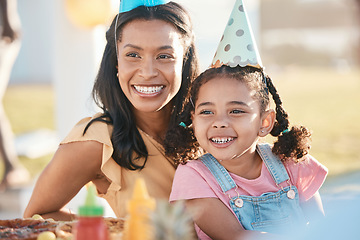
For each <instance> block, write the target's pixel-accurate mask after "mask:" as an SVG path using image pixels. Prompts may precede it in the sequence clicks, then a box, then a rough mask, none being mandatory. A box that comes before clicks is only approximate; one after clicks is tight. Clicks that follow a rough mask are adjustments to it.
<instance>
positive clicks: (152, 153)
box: [60, 114, 175, 217]
mask: <svg viewBox="0 0 360 240" xmlns="http://www.w3.org/2000/svg"><path fill="white" fill-rule="evenodd" d="M98 116H100V115H99V114H96V115H95V116H94V118H96V117H98ZM90 120H91V118H90V117H88V118H84V119H82V120H81V121H80V122H78V123H77V124H76V125H75V127H74V128H73V129H72V130H71V132H70V133H69V135H68V136H67V137H66V138H65V139H64V140H63V141H62V142H61V143H60V144H66V143H71V142H81V141H97V142H100V143H102V144H103V153H102V164H101V171H102V172H103V173H104V174H105V176H106V177H107V178H108V179H109V180H110V182H111V184H110V186H109V188H108V190H107V192H106V193H105V194H99V196H100V197H103V198H105V199H106V200H107V202H108V203H109V204H110V206H111V208H112V209H113V211H114V212H115V214H116V216H117V217H125V216H126V203H127V201H128V200H129V199H130V198H131V196H132V191H133V187H134V183H135V179H136V178H138V177H141V178H143V179H144V180H145V183H146V187H147V189H148V192H149V195H150V196H151V197H153V198H160V199H166V200H168V199H169V196H170V192H171V186H172V181H173V178H174V174H175V165H174V163H173V162H172V161H171V160H170V159H167V158H166V157H165V153H164V149H163V147H162V145H160V144H159V143H158V142H156V141H155V140H154V139H153V138H151V137H150V136H149V135H147V134H146V133H145V132H143V131H141V130H140V129H139V131H140V134H141V136H142V138H143V140H144V143H145V145H146V148H147V150H148V154H149V157H148V160H147V162H146V164H145V167H144V169H142V170H140V171H139V170H137V171H130V170H128V169H124V168H122V167H120V166H119V165H118V164H117V163H116V162H115V161H114V159H113V158H112V157H111V156H112V153H113V146H112V143H111V133H112V125H107V124H106V123H103V122H94V123H93V124H91V126H90V127H89V128H88V130H87V132H86V134H85V135H84V136H83V131H84V128H85V126H86V125H87V123H88V122H89V121H90ZM143 162H144V159H143V158H142V159H140V160H139V162H138V164H141V165H142V163H143Z"/></svg>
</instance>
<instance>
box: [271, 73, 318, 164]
mask: <svg viewBox="0 0 360 240" xmlns="http://www.w3.org/2000/svg"><path fill="white" fill-rule="evenodd" d="M266 85H267V87H268V89H269V92H270V93H271V95H272V97H273V100H274V102H275V104H276V107H275V110H276V121H275V124H274V128H273V130H272V131H271V133H270V134H271V135H272V136H275V137H277V138H278V139H277V141H276V142H275V143H274V146H273V149H272V151H273V153H274V154H276V155H278V156H279V157H280V158H281V159H282V160H283V161H285V160H287V159H293V160H294V161H295V162H299V161H301V158H303V157H304V156H305V155H307V154H308V153H309V150H310V142H311V132H310V131H309V130H308V129H307V128H306V127H304V126H293V127H292V128H291V129H289V119H288V118H289V117H288V114H287V113H286V111H285V110H284V108H283V107H282V101H281V99H280V96H279V94H278V93H277V90H276V88H275V86H274V85H273V83H272V80H271V79H270V78H269V77H266Z"/></svg>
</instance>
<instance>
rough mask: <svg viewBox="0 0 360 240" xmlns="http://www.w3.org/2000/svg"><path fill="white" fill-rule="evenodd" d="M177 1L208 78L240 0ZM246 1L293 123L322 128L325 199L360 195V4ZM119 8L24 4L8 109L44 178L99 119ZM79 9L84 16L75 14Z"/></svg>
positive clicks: (42, 0)
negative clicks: (57, 153) (106, 54)
mask: <svg viewBox="0 0 360 240" xmlns="http://www.w3.org/2000/svg"><path fill="white" fill-rule="evenodd" d="M76 2H78V4H94V5H95V6H99V5H96V4H99V3H100V4H109V5H108V6H109V8H106V7H104V8H103V9H101V11H100V10H99V11H98V13H99V12H101V14H103V15H100V16H96V17H97V18H96V19H94V18H95V16H94V15H90V16H87V15H86V14H85V12H84V11H85V10H88V11H91V9H89V7H84V5H82V6H83V7H78V6H77V5H76ZM177 2H179V3H182V4H183V5H184V6H185V7H186V8H187V9H188V10H189V12H190V13H191V15H192V18H193V22H194V26H195V34H196V43H197V47H198V52H199V54H200V62H201V67H202V69H203V70H204V69H206V68H207V67H208V65H209V64H210V62H211V60H212V57H213V55H214V53H215V50H216V47H217V44H218V42H219V40H220V37H221V35H222V32H223V30H224V28H225V25H226V23H227V20H228V17H229V15H230V12H231V10H232V7H233V4H234V2H235V0H218V1H215V0H211V1H209V0H178V1H177ZM244 3H245V5H246V7H247V10H248V13H249V17H250V21H251V25H252V28H253V30H254V34H255V38H256V41H257V44H258V47H259V52H260V55H261V58H262V62H263V64H264V65H265V71H266V72H267V73H268V74H269V75H270V76H271V77H272V79H273V81H274V82H275V85H276V86H277V88H278V90H279V93H280V96H281V97H282V98H283V102H284V106H285V108H286V109H287V110H288V112H289V115H290V120H291V123H293V124H303V125H305V126H307V127H309V128H310V129H312V130H313V146H312V149H311V154H312V155H313V156H315V157H316V158H317V159H318V160H319V161H320V162H321V163H323V164H325V165H326V166H327V167H328V168H329V170H330V172H329V174H330V176H329V178H328V180H327V182H326V184H328V185H325V186H324V190H323V191H324V193H325V194H326V193H327V191H328V190H327V189H331V190H332V191H333V189H334V188H330V186H334V185H336V184H338V185H339V184H342V186H345V187H343V188H341V186H340V187H338V188H337V190H336V191H337V192H332V193H331V194H333V195H334V194H335V195H336V194H338V195H341V194H343V193H344V192H346V193H347V194H349V193H351V194H353V193H355V194H358V195H359V194H360V174H359V170H360V153H359V151H358V147H359V146H360V126H359V124H358V121H359V120H358V119H359V118H360V111H359V110H360V109H359V103H360V95H359V91H360V69H359V64H360V1H359V0H244ZM69 4H70V5H69ZM80 6H81V5H80ZM118 6H119V3H118V1H110V0H87V1H84V0H53V1H48V0H32V1H29V0H18V11H19V14H20V18H21V22H22V48H21V51H20V53H19V55H18V58H17V61H16V63H15V66H14V68H13V71H12V75H11V80H10V84H9V87H8V90H7V92H6V95H5V99H4V105H5V109H6V112H7V113H8V117H9V118H10V121H11V123H12V127H13V130H14V132H15V134H16V136H17V138H16V144H17V149H18V153H19V155H20V158H21V161H22V163H23V164H24V166H25V167H26V168H28V169H29V171H30V172H31V174H32V176H33V178H34V179H36V177H37V175H38V174H39V173H40V172H41V170H42V169H43V168H44V166H45V165H46V164H47V162H48V161H49V160H50V159H51V156H52V153H53V151H54V149H56V146H57V144H58V142H59V141H60V140H61V139H62V138H63V137H65V135H66V134H67V133H68V132H69V131H70V130H71V128H72V127H73V125H74V124H76V122H77V121H79V120H80V119H81V118H82V117H85V116H91V115H92V114H94V113H95V112H96V111H97V109H96V107H95V106H94V104H93V103H92V101H91V98H90V93H91V89H92V84H93V81H94V79H95V76H96V73H97V69H98V65H99V61H100V59H101V55H102V51H103V48H104V45H105V37H104V36H105V31H106V29H107V26H108V25H109V23H110V22H111V20H112V18H113V17H114V15H115V13H116V11H117V9H118ZM82 9H83V10H82ZM97 9H99V8H98V7H97ZM74 11H75V13H76V11H80V13H79V15H76V14H75V15H72V14H73V12H74ZM81 12H82V13H81ZM99 14H100V13H99ZM80 17H84V18H82V19H80ZM93 17H94V18H93ZM101 22H102V23H101ZM98 23H100V24H98ZM267 140H268V141H273V139H271V138H268V139H267ZM0 169H1V166H0ZM0 174H1V172H0ZM344 179H346V180H347V182H346V184H345V183H344V181H345V180H344ZM350 182H351V184H349V183H350ZM327 186H329V187H328V188H327ZM329 191H330V190H329ZM329 194H330V193H329ZM333 195H332V196H333ZM1 202H4V201H3V200H0V204H1Z"/></svg>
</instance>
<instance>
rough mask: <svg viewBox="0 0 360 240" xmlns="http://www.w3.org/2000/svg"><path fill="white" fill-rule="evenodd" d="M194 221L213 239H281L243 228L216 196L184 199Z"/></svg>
mask: <svg viewBox="0 0 360 240" xmlns="http://www.w3.org/2000/svg"><path fill="white" fill-rule="evenodd" d="M186 207H187V208H188V209H189V210H190V211H189V212H191V213H192V214H193V219H194V222H195V223H196V224H197V225H198V226H199V227H200V229H201V230H202V231H203V232H204V233H206V234H207V235H208V236H209V237H211V239H213V240H221V239H224V240H228V239H232V240H242V239H246V240H249V239H259V240H260V239H267V240H268V239H281V238H279V237H278V236H272V235H270V234H268V233H263V232H257V231H248V230H244V229H243V228H242V226H241V224H240V222H239V221H238V220H237V218H236V217H235V216H234V214H233V213H232V212H231V211H230V210H229V209H228V208H227V207H226V206H225V205H224V204H223V203H222V202H221V201H220V200H219V199H217V198H198V199H191V200H187V201H186Z"/></svg>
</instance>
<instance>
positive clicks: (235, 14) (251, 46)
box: [211, 0, 263, 69]
mask: <svg viewBox="0 0 360 240" xmlns="http://www.w3.org/2000/svg"><path fill="white" fill-rule="evenodd" d="M222 65H227V66H230V67H236V66H238V65H239V66H241V67H245V66H252V67H256V68H259V69H263V65H262V62H261V59H260V55H259V52H258V49H257V46H256V42H255V38H254V35H253V32H252V29H251V26H250V22H249V19H248V16H247V13H246V10H245V6H244V3H243V1H242V0H236V2H235V5H234V8H233V10H232V12H231V15H230V18H229V21H228V23H227V25H226V27H225V31H224V34H223V36H222V38H221V40H220V44H219V46H218V48H217V51H216V53H215V56H214V59H213V61H212V63H211V67H220V66H222Z"/></svg>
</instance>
